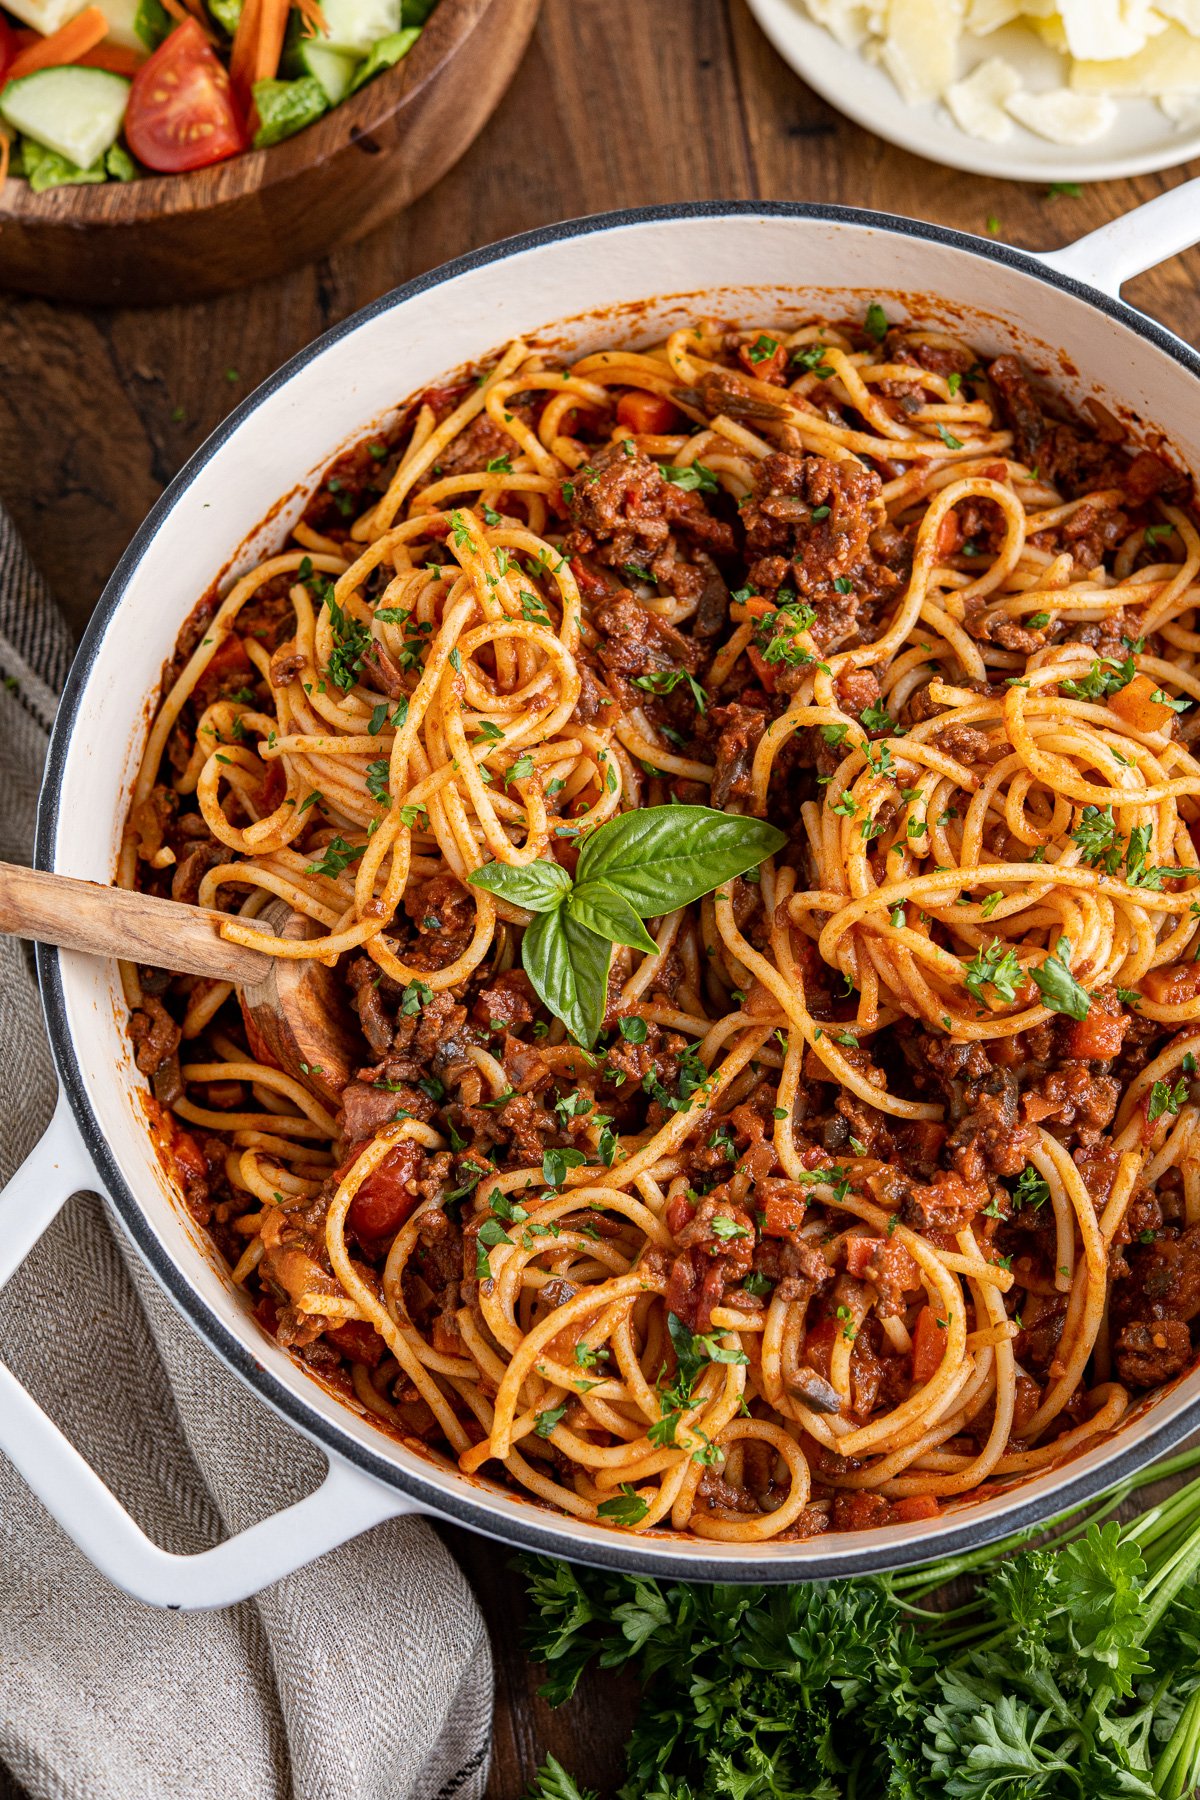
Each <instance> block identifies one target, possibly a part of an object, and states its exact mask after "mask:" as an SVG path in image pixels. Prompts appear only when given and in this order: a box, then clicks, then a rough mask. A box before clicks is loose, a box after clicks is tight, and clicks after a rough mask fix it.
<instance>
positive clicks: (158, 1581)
mask: <svg viewBox="0 0 1200 1800" xmlns="http://www.w3.org/2000/svg"><path fill="white" fill-rule="evenodd" d="M97 1186H98V1183H97V1180H96V1171H95V1168H94V1167H93V1165H92V1161H91V1158H90V1157H89V1155H88V1153H87V1151H86V1149H85V1148H84V1145H83V1142H82V1140H81V1138H80V1135H79V1132H78V1129H77V1128H76V1125H75V1121H74V1118H73V1117H72V1114H71V1109H70V1106H69V1105H68V1103H67V1100H66V1097H65V1095H62V1094H60V1096H59V1101H58V1106H57V1108H56V1110H55V1114H54V1117H53V1119H52V1120H51V1122H50V1126H49V1128H48V1130H47V1131H46V1134H45V1136H44V1137H43V1138H42V1139H41V1141H40V1142H39V1143H38V1144H37V1145H36V1146H35V1148H34V1149H33V1150H32V1151H31V1153H30V1155H29V1156H28V1157H27V1158H26V1160H25V1161H24V1162H23V1163H22V1165H21V1167H20V1168H19V1169H18V1170H17V1172H16V1174H15V1175H14V1176H13V1178H12V1180H11V1181H10V1182H9V1183H8V1186H7V1187H6V1188H5V1189H4V1191H3V1193H0V1286H3V1284H4V1283H5V1282H6V1281H7V1280H8V1278H9V1277H10V1276H11V1275H12V1274H13V1273H14V1272H15V1270H16V1269H17V1267H18V1266H19V1264H20V1263H21V1262H22V1261H23V1260H24V1258H25V1257H26V1256H27V1255H28V1253H29V1251H30V1250H31V1249H32V1248H33V1246H34V1244H35V1243H36V1242H37V1240H38V1238H39V1237H40V1236H41V1235H42V1233H43V1232H44V1231H45V1230H46V1229H47V1227H48V1226H49V1225H50V1223H51V1221H52V1220H53V1219H54V1218H55V1216H56V1215H57V1213H58V1212H59V1210H60V1209H61V1207H62V1206H63V1204H64V1203H65V1202H66V1201H67V1200H68V1199H69V1198H70V1196H71V1195H72V1194H74V1193H76V1192H78V1191H79V1189H80V1188H89V1189H96V1188H97ZM98 1379H102V1377H101V1376H98ZM0 1453H2V1454H3V1455H5V1456H7V1457H8V1459H9V1461H10V1462H12V1463H13V1464H14V1466H15V1467H16V1469H17V1470H18V1472H19V1473H20V1474H21V1475H22V1476H23V1477H24V1478H25V1480H26V1481H27V1482H28V1484H29V1486H30V1487H31V1488H32V1489H33V1491H34V1493H35V1494H36V1495H37V1496H38V1498H39V1500H41V1502H42V1504H43V1505H44V1506H45V1507H46V1508H47V1510H48V1511H49V1512H50V1513H51V1514H52V1515H53V1516H54V1518H56V1519H57V1520H58V1522H59V1524H60V1525H61V1526H62V1528H63V1530H64V1531H65V1532H66V1533H67V1535H68V1537H70V1538H72V1539H73V1540H74V1542H75V1543H76V1544H77V1545H78V1547H79V1549H80V1550H82V1552H83V1554H84V1555H85V1556H86V1557H87V1558H88V1560H89V1561H90V1562H92V1563H93V1564H94V1565H95V1567H96V1568H97V1569H99V1570H100V1572H101V1574H103V1575H106V1576H107V1577H108V1579H109V1580H110V1581H112V1582H113V1583H115V1585H116V1586H117V1587H120V1588H123V1589H124V1590H125V1592H126V1593H127V1594H132V1595H133V1597H134V1598H135V1599H137V1600H143V1601H145V1602H146V1603H147V1604H148V1605H150V1606H163V1607H170V1608H172V1609H176V1610H178V1609H187V1610H191V1609H193V1608H208V1607H217V1606H232V1605H233V1604H234V1603H235V1602H236V1601H239V1600H245V1599H247V1598H249V1596H250V1595H251V1594H257V1593H259V1592H260V1591H261V1590H262V1589H263V1588H265V1587H269V1586H270V1585H271V1583H272V1582H275V1581H279V1580H280V1579H281V1578H282V1577H283V1576H284V1575H290V1574H292V1573H293V1572H294V1571H295V1570H296V1569H300V1568H303V1567H304V1565H305V1564H306V1563H309V1562H312V1561H313V1560H314V1559H315V1558H316V1557H318V1556H324V1555H325V1554H326V1552H327V1551H329V1550H335V1549H336V1548H337V1547H338V1545H339V1544H344V1543H346V1542H347V1541H348V1540H349V1539H350V1538H353V1537H357V1536H358V1534H359V1533H360V1532H362V1531H366V1530H368V1529H369V1528H370V1527H371V1526H372V1525H378V1524H380V1523H381V1522H382V1521H383V1520H384V1519H393V1518H396V1517H398V1516H399V1515H400V1514H402V1513H411V1512H419V1511H420V1510H421V1508H420V1507H418V1506H416V1505H414V1503H413V1502H412V1501H410V1500H407V1499H406V1498H405V1497H404V1496H403V1495H401V1494H397V1493H395V1492H393V1491H392V1490H391V1489H389V1488H387V1487H385V1486H384V1485H383V1483H382V1482H379V1481H374V1480H372V1479H371V1477H370V1476H368V1475H364V1474H362V1473H361V1472H360V1471H359V1470H358V1469H355V1468H353V1467H352V1466H351V1465H350V1464H349V1463H347V1462H343V1461H341V1460H340V1459H336V1458H333V1457H330V1459H329V1472H328V1474H327V1475H326V1477H325V1480H324V1481H323V1482H322V1483H321V1486H320V1487H319V1488H317V1489H316V1490H315V1491H314V1492H313V1493H311V1494H309V1495H307V1496H306V1497H305V1499H303V1500H299V1501H297V1502H296V1504H295V1505H294V1506H289V1507H287V1508H285V1509H284V1510H283V1511H282V1512H278V1513H275V1514H273V1515H272V1516H271V1517H270V1518H267V1519H263V1520H261V1521H260V1522H259V1523H258V1524H257V1525H252V1526H250V1527H249V1529H248V1530H246V1531H242V1532H239V1533H237V1535H236V1536H234V1537H231V1538H227V1539H226V1540H225V1541H224V1543H221V1544H217V1545H215V1546H214V1548H213V1549H211V1550H203V1551H200V1552H199V1553H198V1554H196V1555H192V1556H178V1555H175V1554H174V1553H172V1552H171V1551H168V1550H163V1549H161V1548H160V1546H159V1545H157V1544H155V1543H153V1542H152V1541H151V1539H150V1538H148V1537H147V1536H146V1534H145V1532H144V1531H142V1529H141V1527H140V1526H139V1525H138V1524H137V1523H136V1522H135V1521H134V1520H133V1519H132V1518H131V1517H130V1515H129V1514H128V1513H127V1512H126V1510H125V1508H124V1507H123V1506H122V1505H121V1503H120V1501H119V1500H118V1499H117V1497H116V1495H115V1494H112V1493H110V1491H109V1489H108V1488H107V1487H106V1486H105V1485H104V1483H103V1481H102V1480H101V1479H100V1477H99V1475H97V1474H96V1472H95V1470H94V1469H92V1468H91V1467H89V1465H88V1463H87V1462H85V1460H84V1458H83V1457H82V1456H81V1455H80V1454H79V1452H78V1450H76V1449H75V1447H74V1446H73V1445H72V1444H71V1443H70V1442H69V1441H68V1440H67V1438H66V1437H64V1435H63V1433H62V1432H61V1431H60V1430H59V1428H58V1426H57V1425H56V1424H55V1423H54V1421H53V1420H52V1419H51V1418H50V1417H49V1416H48V1414H46V1413H45V1412H43V1411H42V1409H41V1407H40V1406H39V1405H38V1403H37V1401H36V1400H35V1399H34V1398H33V1396H32V1394H30V1393H29V1392H28V1390H27V1389H26V1388H24V1387H23V1386H22V1385H21V1383H20V1382H19V1381H18V1380H17V1378H16V1376H15V1375H14V1374H13V1373H12V1371H11V1369H7V1368H5V1367H4V1365H3V1364H2V1363H0Z"/></svg>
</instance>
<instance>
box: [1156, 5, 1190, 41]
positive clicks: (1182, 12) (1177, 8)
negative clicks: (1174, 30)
mask: <svg viewBox="0 0 1200 1800" xmlns="http://www.w3.org/2000/svg"><path fill="white" fill-rule="evenodd" d="M1154 4H1155V7H1156V9H1157V11H1159V12H1160V13H1161V14H1162V15H1163V17H1164V18H1166V19H1174V21H1175V23H1176V24H1177V25H1182V26H1183V29H1184V30H1185V31H1190V32H1192V33H1194V35H1195V36H1196V37H1200V0H1154Z"/></svg>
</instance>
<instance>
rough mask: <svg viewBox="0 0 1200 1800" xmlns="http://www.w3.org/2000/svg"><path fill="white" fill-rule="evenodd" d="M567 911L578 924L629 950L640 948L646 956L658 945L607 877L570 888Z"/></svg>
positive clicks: (653, 953)
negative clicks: (627, 946)
mask: <svg viewBox="0 0 1200 1800" xmlns="http://www.w3.org/2000/svg"><path fill="white" fill-rule="evenodd" d="M567 911H568V912H569V913H570V915H571V917H572V918H573V919H574V920H576V922H577V923H578V924H580V925H586V926H587V928H588V930H589V931H594V932H596V934H597V935H598V936H599V937H602V938H607V939H608V941H609V943H610V944H628V945H629V947H630V948H631V949H632V950H644V951H645V952H646V954H647V956H655V955H657V953H658V945H657V944H656V943H655V941H654V939H653V938H652V937H651V936H650V933H649V932H648V931H647V930H646V927H645V926H644V925H643V924H642V921H641V920H640V919H639V918H638V916H637V914H636V913H635V912H634V910H633V908H632V906H630V904H629V902H628V900H626V898H625V896H624V894H621V893H618V892H617V889H616V888H615V887H611V886H610V885H609V883H608V882H607V881H588V882H585V883H584V884H583V886H582V887H576V888H574V889H573V890H572V893H571V897H570V899H569V900H568V901H567Z"/></svg>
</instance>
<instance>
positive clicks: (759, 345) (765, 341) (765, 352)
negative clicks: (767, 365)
mask: <svg viewBox="0 0 1200 1800" xmlns="http://www.w3.org/2000/svg"><path fill="white" fill-rule="evenodd" d="M778 348H779V339H778V338H773V337H768V336H767V334H766V332H765V331H763V332H760V333H759V335H758V336H757V337H756V338H755V340H754V342H753V343H752V344H751V346H750V348H749V350H748V351H747V352H746V354H747V356H748V357H749V358H750V361H751V362H752V363H760V362H769V361H770V360H771V358H772V357H773V356H774V354H775V352H776V351H777V350H778Z"/></svg>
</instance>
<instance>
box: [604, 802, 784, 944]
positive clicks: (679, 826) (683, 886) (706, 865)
mask: <svg viewBox="0 0 1200 1800" xmlns="http://www.w3.org/2000/svg"><path fill="white" fill-rule="evenodd" d="M786 842H787V839H786V837H785V836H784V834H783V832H782V831H777V830H776V828H775V826H774V825H768V824H767V823H766V822H765V821H764V820H763V819H743V818H740V817H739V816H738V815H737V814H736V813H725V812H718V811H717V810H716V809H715V808H714V807H711V806H648V807H644V808H642V810H641V811H639V812H628V813H622V814H621V815H620V817H619V818H616V819H610V820H609V821H608V823H607V825H601V827H600V829H599V830H598V831H595V832H593V833H592V835H591V836H590V837H589V838H587V839H586V841H585V843H584V845H583V848H582V850H581V851H580V853H579V866H578V868H577V870H576V873H575V879H576V881H577V882H578V884H579V885H580V886H581V887H582V886H583V884H584V883H585V882H593V881H606V882H609V883H610V884H611V885H612V886H613V887H615V888H618V889H619V890H620V892H621V893H622V894H623V895H624V896H625V898H626V899H627V900H628V901H629V904H630V905H631V906H632V907H633V909H634V911H635V912H637V913H640V915H641V916H642V918H643V919H652V918H657V917H658V916H659V914H661V913H669V912H673V911H674V910H675V908H676V907H677V906H686V905H687V904H688V902H689V901H691V900H699V899H700V897H701V896H702V895H703V894H709V893H711V892H712V890H713V888H715V887H720V885H721V883H722V882H724V881H729V880H731V879H732V878H733V876H735V875H741V874H743V873H744V872H745V871H746V870H747V869H755V868H757V867H758V865H759V863H761V862H762V861H763V859H764V857H768V856H770V855H772V854H773V852H774V851H776V850H781V849H782V848H783V846H784V844H786Z"/></svg>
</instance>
